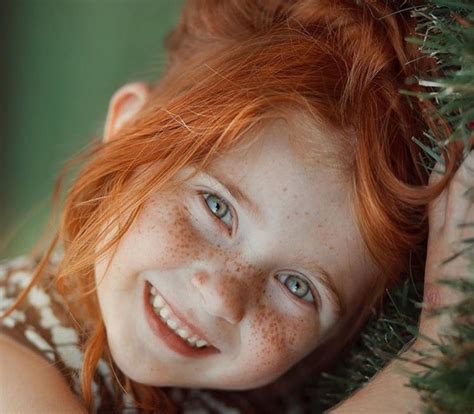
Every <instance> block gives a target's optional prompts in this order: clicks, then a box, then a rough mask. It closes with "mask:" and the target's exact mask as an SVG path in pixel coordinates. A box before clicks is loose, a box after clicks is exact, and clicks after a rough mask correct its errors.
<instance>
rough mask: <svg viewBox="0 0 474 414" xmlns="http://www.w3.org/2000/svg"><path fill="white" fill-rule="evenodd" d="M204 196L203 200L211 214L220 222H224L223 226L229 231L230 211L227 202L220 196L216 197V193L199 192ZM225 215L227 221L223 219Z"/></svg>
mask: <svg viewBox="0 0 474 414" xmlns="http://www.w3.org/2000/svg"><path fill="white" fill-rule="evenodd" d="M201 194H202V195H203V196H204V202H205V203H206V205H207V206H208V209H209V210H211V212H212V214H213V215H214V216H215V217H217V220H218V221H219V222H220V223H225V224H224V225H225V227H226V228H227V229H228V230H229V231H230V232H231V231H232V218H233V216H232V213H231V209H230V207H229V204H228V203H227V202H226V201H225V200H223V199H222V198H221V197H218V196H217V195H216V194H212V193H201ZM226 217H227V219H228V220H227V221H226V220H224V219H225V218H226Z"/></svg>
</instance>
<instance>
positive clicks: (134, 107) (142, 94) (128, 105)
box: [103, 82, 150, 142]
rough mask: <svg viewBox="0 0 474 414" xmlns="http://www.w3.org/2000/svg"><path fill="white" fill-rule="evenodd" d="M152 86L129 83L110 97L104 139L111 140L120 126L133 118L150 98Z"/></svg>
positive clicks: (105, 140) (141, 83)
mask: <svg viewBox="0 0 474 414" xmlns="http://www.w3.org/2000/svg"><path fill="white" fill-rule="evenodd" d="M149 93H150V87H149V86H148V85H147V84H145V83H143V82H134V83H127V84H126V85H124V86H122V87H121V88H120V89H119V90H117V91H116V92H115V93H114V95H113V96H112V99H110V103H109V110H108V112H107V119H106V121H105V127H104V137H103V141H104V142H108V141H110V140H111V139H112V138H113V136H114V135H115V134H116V133H117V131H118V130H119V129H120V127H121V126H122V125H123V124H125V123H126V122H127V121H129V120H130V119H132V118H133V117H134V116H135V115H136V114H137V113H138V112H139V110H140V109H141V108H142V107H143V104H144V103H145V102H146V100H147V99H148V95H149Z"/></svg>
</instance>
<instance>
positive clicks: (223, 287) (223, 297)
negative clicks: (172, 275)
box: [191, 271, 246, 324]
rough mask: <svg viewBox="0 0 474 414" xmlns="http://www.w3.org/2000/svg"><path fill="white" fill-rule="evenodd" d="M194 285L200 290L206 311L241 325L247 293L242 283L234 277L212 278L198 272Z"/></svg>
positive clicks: (203, 272)
mask: <svg viewBox="0 0 474 414" xmlns="http://www.w3.org/2000/svg"><path fill="white" fill-rule="evenodd" d="M191 283H192V285H193V286H194V287H195V288H196V289H197V290H198V292H199V296H200V299H201V302H202V304H203V306H204V308H205V309H206V311H207V312H208V313H210V314H212V315H214V316H217V317H219V318H222V319H225V320H226V321H228V322H229V323H231V324H237V323H239V322H240V321H241V320H242V318H243V316H244V313H245V300H246V297H245V292H244V289H243V288H244V286H243V284H242V282H241V281H239V280H238V279H237V278H234V277H232V276H230V275H229V276H222V275H217V276H216V275H214V276H211V275H210V274H209V273H207V272H205V271H197V272H196V273H195V274H194V275H193V277H192V279H191Z"/></svg>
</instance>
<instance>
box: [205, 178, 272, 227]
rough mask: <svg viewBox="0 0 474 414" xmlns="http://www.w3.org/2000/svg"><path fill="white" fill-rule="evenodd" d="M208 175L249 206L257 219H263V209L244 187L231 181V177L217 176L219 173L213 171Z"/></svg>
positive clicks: (249, 209)
mask: <svg viewBox="0 0 474 414" xmlns="http://www.w3.org/2000/svg"><path fill="white" fill-rule="evenodd" d="M207 175H208V176H209V177H210V178H212V179H214V180H215V181H217V182H218V183H219V184H220V185H221V187H224V188H226V189H227V190H228V191H229V193H230V194H231V196H232V197H233V198H235V199H236V200H237V201H238V202H239V204H242V205H244V206H245V207H246V208H247V211H249V212H250V213H251V214H252V215H253V216H254V217H256V218H257V219H259V220H261V219H262V217H263V216H262V211H261V210H260V208H259V207H258V205H257V204H256V203H254V202H253V201H252V200H251V198H250V197H249V196H248V195H247V194H246V193H245V192H244V191H242V189H241V188H240V187H239V186H238V185H237V184H235V183H233V182H232V181H230V179H229V178H227V177H222V176H221V177H219V178H218V177H217V175H216V174H215V173H214V172H212V173H211V171H208V172H207Z"/></svg>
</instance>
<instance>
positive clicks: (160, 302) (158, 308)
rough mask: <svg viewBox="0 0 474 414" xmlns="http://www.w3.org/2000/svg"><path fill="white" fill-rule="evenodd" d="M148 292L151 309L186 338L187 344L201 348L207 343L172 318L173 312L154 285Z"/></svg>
mask: <svg viewBox="0 0 474 414" xmlns="http://www.w3.org/2000/svg"><path fill="white" fill-rule="evenodd" d="M150 293H151V298H150V303H151V305H152V306H153V310H154V311H155V313H156V314H157V315H158V316H159V317H160V318H161V319H162V320H163V321H164V322H166V324H167V325H168V327H169V328H170V329H171V330H172V331H174V332H176V333H177V334H178V335H179V336H180V337H181V338H182V339H184V340H186V342H187V343H188V344H189V345H192V346H195V347H197V348H202V347H203V346H206V345H208V343H207V342H206V341H205V340H204V339H201V338H199V337H198V336H196V335H191V329H190V328H188V327H186V326H182V325H181V323H180V322H178V321H177V320H176V319H174V317H173V316H174V315H173V312H172V311H171V309H170V308H169V307H168V306H167V305H166V302H165V301H164V299H163V298H162V297H161V296H160V295H159V294H158V291H157V290H156V288H155V287H154V286H152V287H151V289H150Z"/></svg>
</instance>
